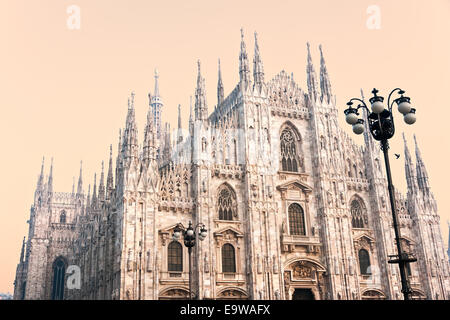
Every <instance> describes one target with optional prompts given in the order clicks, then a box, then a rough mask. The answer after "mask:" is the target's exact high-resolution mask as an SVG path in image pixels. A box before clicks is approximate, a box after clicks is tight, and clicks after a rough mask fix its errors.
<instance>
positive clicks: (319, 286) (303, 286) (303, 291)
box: [284, 259, 326, 300]
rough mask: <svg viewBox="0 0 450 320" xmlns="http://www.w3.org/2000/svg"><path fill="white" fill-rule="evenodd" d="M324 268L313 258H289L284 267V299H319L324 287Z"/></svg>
mask: <svg viewBox="0 0 450 320" xmlns="http://www.w3.org/2000/svg"><path fill="white" fill-rule="evenodd" d="M324 272H325V268H324V267H323V266H321V265H320V264H319V263H318V262H316V261H313V260H306V259H301V260H291V261H288V262H287V264H286V267H285V268H284V290H285V292H284V297H285V299H286V300H321V299H324V292H325V288H326V284H325V279H324V276H323V274H324Z"/></svg>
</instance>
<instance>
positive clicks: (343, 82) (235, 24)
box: [0, 0, 450, 292]
mask: <svg viewBox="0 0 450 320" xmlns="http://www.w3.org/2000/svg"><path fill="white" fill-rule="evenodd" d="M71 5H76V6H78V7H79V8H80V10H81V24H80V29H79V30H78V29H75V30H70V29H69V28H68V25H67V19H68V17H69V14H68V13H67V8H68V7H69V6H71ZM371 5H375V6H377V7H375V8H379V9H380V20H379V22H380V24H379V26H380V28H379V29H370V28H369V27H373V26H376V25H377V21H378V20H371V17H374V11H371V10H369V13H368V11H367V10H368V8H369V7H370V6H371ZM368 19H369V24H368V23H367V22H368ZM374 23H375V24H374ZM368 26H369V27H368ZM241 27H243V28H244V32H245V39H246V43H247V50H248V53H249V57H250V59H251V61H252V59H253V43H254V41H253V32H254V31H257V32H258V35H259V37H258V38H259V46H260V50H261V55H262V59H263V62H264V68H265V74H266V80H269V79H271V78H272V77H273V76H275V75H276V74H277V73H278V72H280V71H281V70H282V69H284V70H286V71H287V72H288V73H290V72H293V73H294V77H295V79H296V81H297V82H298V83H299V84H300V86H301V87H302V88H304V89H306V72H305V68H306V42H307V41H309V42H310V43H311V48H312V54H313V60H314V63H315V67H316V71H317V72H318V70H319V69H318V67H319V51H318V45H319V44H322V45H323V50H324V54H325V59H326V61H327V67H328V71H329V74H330V77H331V83H332V89H333V93H334V94H336V96H337V103H338V107H339V109H340V110H344V108H345V103H346V101H347V100H348V99H349V98H351V97H354V96H359V92H360V88H363V89H364V91H365V93H366V96H369V92H370V90H371V89H372V88H373V87H377V88H378V89H380V91H381V93H382V94H383V95H384V96H385V97H386V96H387V94H388V93H389V91H390V89H393V88H395V87H401V88H403V89H405V90H406V92H407V95H409V96H410V97H411V99H412V103H413V104H414V106H415V107H416V108H417V116H418V121H417V123H416V124H415V125H414V126H411V127H409V126H406V125H404V124H403V122H402V120H401V118H400V117H398V116H397V123H396V124H397V125H396V128H397V130H398V133H397V135H396V137H395V138H394V139H393V140H391V153H394V152H395V153H403V145H402V138H401V134H400V133H401V132H402V131H404V132H405V134H406V136H407V138H408V139H409V143H410V144H409V145H410V149H411V148H413V146H414V145H413V140H412V134H413V133H416V135H417V138H418V142H419V144H420V147H421V150H422V156H423V158H424V161H425V164H426V166H427V170H428V173H429V176H430V181H431V186H432V191H433V192H434V194H435V197H436V199H437V201H438V208H439V212H440V215H441V224H442V229H443V237H444V242H445V243H447V241H448V228H447V224H446V221H447V220H448V219H450V201H449V197H448V195H447V196H446V192H447V191H446V190H447V188H448V186H447V184H448V181H450V173H449V169H448V157H449V155H450V152H449V146H450V142H449V141H450V131H449V129H448V121H447V120H446V119H447V118H448V114H447V112H448V109H449V107H450V105H449V97H448V92H449V89H450V88H449V84H450V81H449V74H450V59H449V57H450V43H449V31H450V1H449V0H432V1H420V0H396V1H388V0H384V1H382V0H371V1H366V0H341V1H336V0H329V1H325V0H321V1H319V0H315V1H300V0H293V1H283V0H280V1H262V0H259V1H242V0H241V1H235V0H227V1H219V0H208V1H195V0H191V1H147V0H127V1H125V0H123V1H119V0H114V1H113V0H70V1H69V0H39V1H29V0H27V1H25V0H1V1H0V39H1V45H2V47H1V51H0V93H1V95H0V104H1V117H0V119H1V125H0V137H1V138H0V139H1V140H0V142H1V150H2V153H1V157H0V179H1V183H0V195H1V198H0V200H1V208H2V210H0V252H1V254H0V292H7V291H10V292H12V291H13V281H14V274H15V268H16V265H17V262H18V260H19V255H20V247H21V242H22V238H23V236H24V235H27V232H28V225H27V224H26V221H27V219H28V218H29V210H30V206H31V203H32V199H33V193H34V189H35V186H36V181H37V175H38V173H39V170H40V165H41V160H42V156H45V157H46V159H47V162H46V172H47V173H48V168H49V162H50V158H51V157H54V189H55V190H57V191H67V192H70V191H71V188H72V181H73V180H72V179H73V177H74V176H75V177H76V178H78V171H79V163H80V160H81V159H82V160H83V163H84V168H83V170H84V186H85V187H87V185H88V183H92V181H93V177H94V172H99V171H100V168H101V161H102V160H107V159H108V155H109V145H110V144H111V143H112V144H113V152H114V157H115V155H116V152H117V139H118V131H119V128H120V127H122V126H123V125H124V123H125V115H126V110H127V98H128V96H129V94H130V92H131V91H132V90H134V91H135V93H136V98H135V101H136V117H137V122H138V128H139V129H140V130H139V134H140V139H141V140H142V137H143V125H144V123H145V119H146V112H147V108H148V98H147V94H148V92H149V91H153V86H154V80H153V71H154V68H158V70H159V73H160V92H161V95H162V97H163V100H164V103H165V106H164V113H163V121H169V122H170V123H171V124H172V127H173V126H175V125H176V110H177V105H178V103H181V108H182V112H183V124H184V126H186V125H187V118H188V113H189V96H190V95H193V93H194V88H195V79H196V69H197V65H196V61H197V59H200V60H201V63H202V73H203V75H204V76H205V78H206V89H207V96H208V104H209V110H212V109H213V108H214V104H215V103H216V86H217V59H218V58H220V59H221V65H222V76H223V81H224V87H225V95H227V94H228V93H230V91H231V90H232V89H233V88H234V86H235V85H236V82H237V80H238V78H239V75H238V54H239V46H240V31H239V30H240V28H241ZM339 120H340V122H341V124H342V126H345V127H346V128H347V126H346V125H345V124H344V116H343V113H342V112H340V119H339ZM347 129H349V128H347ZM355 141H357V143H360V144H361V143H362V142H363V140H362V137H356V136H355ZM411 151H413V150H411ZM391 163H392V166H393V175H394V184H395V185H396V187H397V188H399V189H401V190H405V185H406V182H405V177H404V167H403V164H404V159H403V157H401V158H400V159H399V160H394V159H393V158H392V161H391Z"/></svg>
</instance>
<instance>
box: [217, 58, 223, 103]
mask: <svg viewBox="0 0 450 320" xmlns="http://www.w3.org/2000/svg"><path fill="white" fill-rule="evenodd" d="M218 78H219V79H218V80H217V106H220V105H221V104H222V102H223V97H224V93H223V82H222V71H221V70H220V59H219V77H218Z"/></svg>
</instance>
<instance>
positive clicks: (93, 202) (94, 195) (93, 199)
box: [91, 173, 97, 207]
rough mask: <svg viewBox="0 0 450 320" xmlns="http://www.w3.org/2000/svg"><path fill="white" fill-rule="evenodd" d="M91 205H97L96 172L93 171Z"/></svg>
mask: <svg viewBox="0 0 450 320" xmlns="http://www.w3.org/2000/svg"><path fill="white" fill-rule="evenodd" d="M91 205H92V206H93V207H95V206H96V205H97V173H94V189H93V190H92V201H91Z"/></svg>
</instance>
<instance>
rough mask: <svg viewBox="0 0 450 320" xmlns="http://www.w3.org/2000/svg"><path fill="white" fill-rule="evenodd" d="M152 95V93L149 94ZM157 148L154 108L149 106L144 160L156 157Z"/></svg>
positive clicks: (145, 131)
mask: <svg viewBox="0 0 450 320" xmlns="http://www.w3.org/2000/svg"><path fill="white" fill-rule="evenodd" d="M149 97H150V95H149ZM155 149H156V132H155V126H154V119H153V113H152V109H151V108H149V109H148V112H147V124H146V125H145V130H144V147H143V152H144V161H148V160H149V159H155V156H156V155H155V154H154V152H155Z"/></svg>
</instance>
